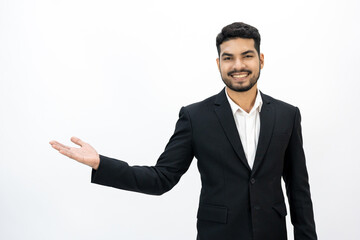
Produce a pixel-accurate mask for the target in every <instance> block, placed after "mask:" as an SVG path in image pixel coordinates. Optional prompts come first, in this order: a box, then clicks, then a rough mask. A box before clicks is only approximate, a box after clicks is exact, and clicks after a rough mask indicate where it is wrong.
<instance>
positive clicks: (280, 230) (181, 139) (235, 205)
mask: <svg viewBox="0 0 360 240" xmlns="http://www.w3.org/2000/svg"><path fill="white" fill-rule="evenodd" d="M261 96H262V99H263V106H262V109H261V112H260V136H259V141H258V147H257V151H256V156H255V161H254V166H253V168H252V169H250V167H249V165H248V162H247V159H246V157H245V154H244V150H243V147H242V144H241V140H240V137H239V134H238V131H237V128H236V124H235V121H234V117H233V114H232V111H231V108H230V105H229V102H228V100H227V98H226V94H225V89H223V90H222V91H221V92H220V93H219V94H217V95H215V96H212V97H210V98H208V99H206V100H204V101H202V102H199V103H195V104H192V105H189V106H187V107H183V108H182V109H181V110H180V114H179V120H178V122H177V124H176V129H175V132H174V134H173V135H172V137H171V138H170V140H169V143H168V144H167V146H166V148H165V151H164V152H163V153H162V154H161V156H160V158H159V159H158V161H157V163H156V165H155V166H152V167H146V166H132V167H131V166H129V165H128V164H127V163H126V162H124V161H119V160H115V159H112V158H108V157H105V156H102V155H101V156H100V165H99V168H98V170H97V171H95V170H93V172H92V182H94V183H98V184H102V185H106V186H112V187H116V188H121V189H125V190H130V191H137V192H141V193H147V194H155V195H160V194H163V193H164V192H166V191H169V190H170V189H171V188H172V187H174V185H175V184H176V183H177V182H178V181H179V179H180V177H181V176H182V175H183V174H184V173H185V172H186V171H187V169H188V168H189V165H190V163H191V161H192V159H193V157H194V156H195V158H196V159H197V165H198V169H199V172H200V175H201V182H202V189H201V195H200V202H199V209H198V213H197V218H198V221H197V229H198V237H197V238H198V239H200V240H235V239H238V240H282V239H287V233H286V224H285V216H286V215H287V210H286V206H285V202H284V196H283V192H282V188H281V177H283V179H284V181H285V185H286V192H287V196H288V200H289V206H290V213H291V221H292V224H293V225H294V235H295V239H296V240H310V239H311V240H314V239H317V237H316V233H315V223H314V218H313V209H312V202H311V197H310V190H309V184H308V174H307V170H306V164H305V156H304V151H303V147H302V136H301V126H300V120H301V117H300V112H299V109H298V108H296V107H294V106H291V105H289V104H287V103H284V102H282V101H279V100H276V99H273V98H271V97H269V96H267V95H265V94H262V93H261Z"/></svg>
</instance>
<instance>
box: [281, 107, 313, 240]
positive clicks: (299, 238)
mask: <svg viewBox="0 0 360 240" xmlns="http://www.w3.org/2000/svg"><path fill="white" fill-rule="evenodd" d="M300 122H301V115H300V111H299V109H298V108H296V113H295V118H294V125H293V130H292V134H291V137H290V142H289V145H288V148H287V150H286V153H285V165H284V172H283V178H284V181H285V186H286V193H287V196H288V200H289V206H290V215H291V222H292V224H293V226H294V236H295V240H316V239H317V236H316V231H315V222H314V215H313V207H312V202H311V196H310V187H309V181H308V173H307V169H306V162H305V154H304V150H303V141H302V134H301V124H300Z"/></svg>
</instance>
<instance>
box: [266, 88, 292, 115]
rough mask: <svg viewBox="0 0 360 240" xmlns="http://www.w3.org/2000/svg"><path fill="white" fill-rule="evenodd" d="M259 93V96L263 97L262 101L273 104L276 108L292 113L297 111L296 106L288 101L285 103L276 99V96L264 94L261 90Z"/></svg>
mask: <svg viewBox="0 0 360 240" xmlns="http://www.w3.org/2000/svg"><path fill="white" fill-rule="evenodd" d="M260 93H261V97H262V99H263V102H264V103H270V104H273V105H274V106H275V108H276V109H277V110H281V111H289V112H293V113H295V112H296V111H298V108H297V107H296V106H294V105H292V104H290V103H287V102H284V101H282V100H279V99H276V98H274V97H271V96H269V95H266V94H264V93H262V92H260Z"/></svg>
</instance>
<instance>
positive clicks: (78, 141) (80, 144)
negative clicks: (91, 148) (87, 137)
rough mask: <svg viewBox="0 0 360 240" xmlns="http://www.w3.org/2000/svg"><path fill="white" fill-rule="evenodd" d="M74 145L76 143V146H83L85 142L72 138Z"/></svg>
mask: <svg viewBox="0 0 360 240" xmlns="http://www.w3.org/2000/svg"><path fill="white" fill-rule="evenodd" d="M70 140H71V141H72V142H73V143H75V144H76V145H79V146H81V147H82V146H83V145H84V142H83V141H81V139H80V138H77V137H71V139H70Z"/></svg>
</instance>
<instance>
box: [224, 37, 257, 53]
mask: <svg viewBox="0 0 360 240" xmlns="http://www.w3.org/2000/svg"><path fill="white" fill-rule="evenodd" d="M249 50H253V51H255V52H256V49H255V41H254V39H251V38H234V39H230V40H227V41H225V42H223V43H222V44H221V45H220V55H221V54H222V53H224V52H226V53H232V54H240V53H242V52H246V51H249Z"/></svg>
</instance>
